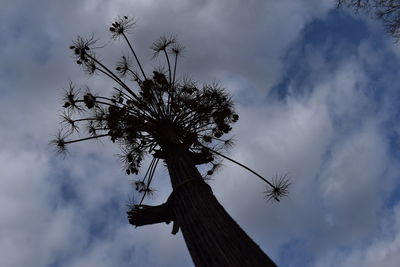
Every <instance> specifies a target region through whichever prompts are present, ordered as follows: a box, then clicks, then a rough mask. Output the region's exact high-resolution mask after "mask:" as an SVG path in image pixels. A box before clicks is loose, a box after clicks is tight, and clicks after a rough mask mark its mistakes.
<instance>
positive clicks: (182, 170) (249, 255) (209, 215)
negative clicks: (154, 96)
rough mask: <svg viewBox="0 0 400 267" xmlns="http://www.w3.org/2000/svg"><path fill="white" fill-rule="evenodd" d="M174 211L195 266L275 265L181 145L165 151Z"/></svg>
mask: <svg viewBox="0 0 400 267" xmlns="http://www.w3.org/2000/svg"><path fill="white" fill-rule="evenodd" d="M166 164H167V167H168V171H169V174H170V177H171V183H172V186H173V188H174V192H173V212H174V214H175V218H176V222H177V223H178V224H179V226H180V227H181V230H182V233H183V237H184V239H185V242H186V245H187V247H188V249H189V252H190V255H191V257H192V259H193V262H194V264H195V265H196V266H202V267H203V266H218V267H220V266H241V267H243V266H276V265H275V263H274V262H273V261H272V260H271V259H270V258H269V257H268V256H267V255H266V254H265V253H264V252H263V251H262V250H261V249H260V247H259V246H258V245H257V244H256V243H255V242H254V241H253V240H252V239H251V238H250V237H249V236H248V235H247V234H246V233H245V232H244V231H243V230H242V229H241V228H240V226H239V225H238V224H237V223H236V222H235V221H234V220H233V219H232V218H231V217H230V216H229V214H228V213H227V212H226V211H225V209H224V208H223V207H222V206H221V204H219V202H218V201H217V199H216V198H215V196H214V194H213V192H212V190H211V188H210V186H209V185H207V184H206V183H205V182H204V181H203V178H202V177H201V175H200V173H199V171H198V170H197V168H196V166H195V164H194V163H193V161H192V159H191V158H190V155H189V152H188V151H187V150H185V149H183V148H181V147H175V148H171V149H169V150H168V151H166Z"/></svg>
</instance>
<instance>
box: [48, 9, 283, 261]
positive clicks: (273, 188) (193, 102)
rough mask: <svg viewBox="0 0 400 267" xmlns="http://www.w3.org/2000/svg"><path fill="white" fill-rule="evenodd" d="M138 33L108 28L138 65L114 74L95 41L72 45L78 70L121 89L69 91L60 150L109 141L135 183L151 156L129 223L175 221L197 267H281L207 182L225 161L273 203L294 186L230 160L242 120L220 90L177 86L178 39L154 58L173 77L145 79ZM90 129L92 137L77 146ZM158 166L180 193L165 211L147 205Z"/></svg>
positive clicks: (159, 44) (161, 74)
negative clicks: (258, 184)
mask: <svg viewBox="0 0 400 267" xmlns="http://www.w3.org/2000/svg"><path fill="white" fill-rule="evenodd" d="M133 25H134V21H133V20H132V19H129V18H128V17H126V16H125V17H120V18H118V19H117V20H116V21H115V22H114V23H112V25H111V27H110V28H109V31H110V33H111V36H112V38H113V39H122V40H124V41H125V42H126V44H127V46H128V47H129V50H130V53H131V57H133V60H132V59H131V58H130V57H128V56H122V57H121V59H120V61H119V62H118V63H117V65H116V67H115V69H110V68H109V67H107V66H106V65H105V64H103V62H102V61H101V60H100V59H99V57H98V56H97V53H96V51H97V49H96V47H95V46H94V45H95V40H94V38H93V37H91V38H88V39H86V38H83V37H78V38H77V39H76V40H75V41H74V42H73V45H71V47H70V49H71V50H72V52H73V55H74V57H75V59H76V63H77V64H78V65H80V66H82V68H83V69H84V70H85V71H86V72H87V73H88V74H94V73H96V74H101V75H104V76H106V77H108V78H110V79H111V80H113V81H114V82H115V86H114V88H113V89H112V91H113V94H112V96H110V97H107V96H100V95H97V94H95V93H94V92H92V91H91V90H90V89H89V88H88V87H86V88H85V90H84V91H81V90H78V89H76V87H75V86H74V85H73V84H72V83H70V85H69V88H68V89H67V90H66V91H65V96H64V101H63V102H64V103H63V107H64V108H65V112H64V113H63V115H62V122H63V125H64V127H63V128H62V129H61V130H60V132H59V134H58V136H57V138H56V139H55V140H53V143H54V144H56V145H57V147H58V149H59V150H60V151H61V152H62V151H65V149H66V146H67V145H68V144H71V143H75V142H80V141H86V140H91V139H98V138H103V137H108V138H110V139H111V141H112V142H115V143H117V144H118V145H119V146H120V147H121V150H122V152H123V153H122V155H121V158H122V161H123V164H124V166H125V169H126V173H127V174H128V175H129V174H134V175H137V174H138V173H139V169H140V167H141V164H142V161H143V159H144V158H145V157H146V155H148V156H151V158H152V160H151V163H150V165H149V168H148V169H147V172H146V174H145V175H144V177H143V178H142V179H140V180H137V181H136V182H135V183H134V187H135V189H136V190H137V191H138V192H139V193H140V194H142V198H141V200H140V202H139V203H133V204H132V205H130V206H129V210H128V212H127V213H128V219H129V222H130V223H131V224H132V225H134V226H141V225H147V224H153V223H160V222H166V223H169V222H170V221H173V230H172V232H173V234H175V233H177V231H178V229H179V228H181V229H182V233H183V236H184V239H185V242H186V245H187V247H188V249H189V252H190V254H191V256H192V259H193V261H194V263H195V265H197V266H275V264H274V263H273V262H272V261H271V260H270V259H269V257H268V256H267V255H265V254H264V253H263V251H262V250H261V249H260V248H259V246H258V245H257V244H256V243H254V242H253V241H252V240H251V238H250V237H249V236H248V235H247V234H246V233H245V232H244V231H243V230H242V229H241V228H240V227H239V225H238V224H237V223H236V222H235V221H234V220H233V219H232V218H231V217H230V216H229V215H228V213H227V212H226V211H225V209H224V208H223V207H222V206H221V205H220V204H219V203H218V201H217V199H216V198H215V196H214V195H213V192H212V190H211V188H210V186H209V185H208V184H207V183H206V182H205V179H206V178H207V177H208V176H210V175H212V174H213V172H214V171H215V170H216V169H217V168H218V166H219V163H220V160H221V158H225V159H229V160H231V161H232V162H234V163H237V164H239V165H240V166H242V167H244V168H246V169H247V170H249V171H251V172H253V173H254V174H256V175H257V176H258V177H259V178H260V179H262V180H263V181H264V182H266V183H267V186H268V188H267V190H266V191H265V194H266V195H265V196H266V198H267V199H268V200H276V201H279V199H280V198H281V197H283V196H285V195H287V189H288V187H289V185H290V183H289V182H288V179H287V178H286V176H281V177H275V178H274V179H273V180H272V183H271V182H269V181H268V180H266V179H264V178H263V177H262V176H260V175H259V174H257V173H255V172H254V171H252V170H250V169H249V168H248V167H246V166H244V165H242V164H241V163H239V162H236V161H234V160H232V159H230V158H229V157H227V156H225V155H223V154H222V153H221V150H222V149H224V148H226V147H227V146H230V145H231V144H232V141H231V139H226V138H224V137H223V136H224V135H225V134H227V133H229V132H230V131H231V129H232V128H231V125H232V123H235V122H236V121H237V120H238V119H239V116H238V114H237V113H235V111H234V107H233V102H232V100H231V97H230V96H229V94H228V93H227V92H226V91H225V90H224V89H223V88H222V87H221V86H220V85H219V84H217V83H213V84H205V85H203V86H199V85H198V84H196V83H195V82H193V81H190V80H179V79H177V76H176V71H177V63H178V59H179V58H180V55H181V53H182V49H183V47H182V46H181V45H179V44H178V43H177V42H176V40H175V38H173V37H171V36H170V37H168V36H162V37H161V38H159V39H158V40H157V41H155V42H154V43H153V45H152V46H151V49H152V50H153V52H154V57H157V56H159V55H162V56H163V57H164V58H165V62H166V71H164V70H162V69H157V70H154V71H153V73H152V75H148V74H146V73H145V71H144V69H143V67H142V65H141V63H140V60H139V59H138V56H137V54H136V52H135V50H134V48H133V43H132V42H131V41H130V40H129V39H128V38H127V33H128V32H129V31H130V30H131V29H132V27H133ZM134 66H136V67H134ZM83 124H84V125H86V128H85V132H86V133H87V136H85V137H79V138H76V139H74V138H72V137H71V136H73V135H74V134H75V133H76V132H78V131H80V129H81V128H82V125H83ZM80 134H82V131H80ZM159 160H163V161H164V162H165V164H166V166H167V168H168V171H169V174H170V178H171V184H172V188H173V191H172V193H171V195H170V196H169V198H168V200H167V201H166V202H165V203H164V204H162V205H159V206H148V205H143V204H142V202H143V199H144V197H145V196H146V195H149V194H151V193H152V188H151V182H152V179H153V176H154V172H155V169H156V167H157V164H158V163H159ZM199 164H208V165H210V166H211V169H210V170H209V171H208V172H207V173H206V175H204V176H202V175H201V174H200V172H199V171H198V169H197V168H196V165H199Z"/></svg>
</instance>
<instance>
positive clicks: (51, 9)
mask: <svg viewBox="0 0 400 267" xmlns="http://www.w3.org/2000/svg"><path fill="white" fill-rule="evenodd" d="M119 15H120V16H124V15H126V16H129V17H134V18H135V19H136V20H137V24H136V29H135V30H134V31H133V32H132V34H131V35H130V38H131V40H132V42H133V43H134V44H135V47H136V49H137V52H138V54H139V55H140V57H141V59H142V61H143V62H144V65H145V70H146V71H147V72H151V71H152V69H153V68H154V67H155V66H156V63H155V62H154V61H151V51H150V50H149V47H150V45H151V44H152V42H153V41H154V40H155V39H157V38H158V37H159V36H160V35H163V34H174V35H176V36H177V38H178V39H179V41H180V42H181V43H182V44H183V45H185V47H186V50H185V54H184V58H183V59H182V61H181V64H180V65H179V66H178V72H179V76H180V77H192V78H193V79H195V80H197V81H199V82H213V81H219V82H221V84H223V85H224V87H225V88H226V89H227V90H228V91H229V92H230V93H231V94H232V95H233V99H234V101H235V102H236V109H237V111H238V113H239V115H240V120H239V122H238V123H237V124H236V125H235V127H234V130H233V131H232V132H233V135H234V138H235V140H236V145H235V146H234V147H233V148H232V149H231V150H230V152H229V156H230V157H232V158H234V159H236V160H238V161H240V162H242V163H244V164H246V165H247V166H249V167H250V168H253V169H255V170H256V171H257V172H259V173H261V174H263V175H264V176H266V177H269V178H272V177H274V176H275V175H277V174H285V173H287V174H288V175H290V177H291V181H292V183H293V184H292V187H291V188H290V189H291V190H290V195H289V197H288V198H286V199H283V200H282V201H281V202H279V203H267V202H266V200H265V199H264V196H263V194H262V192H263V191H265V185H264V183H262V182H260V180H258V179H257V177H255V176H253V175H252V174H251V173H249V172H247V171H246V170H243V169H241V168H240V167H239V166H235V165H232V164H231V163H230V162H224V168H223V169H222V170H221V171H220V172H218V173H217V174H215V175H214V177H213V180H211V181H210V182H209V183H210V185H211V186H212V188H213V191H214V194H215V195H216V197H217V198H218V200H219V201H220V202H221V203H222V205H223V206H224V207H225V208H226V210H227V211H228V212H229V213H230V215H231V216H232V217H233V218H234V219H235V220H236V221H237V222H238V223H239V224H240V225H241V226H242V228H243V229H244V230H245V231H246V232H247V233H248V234H249V235H250V236H251V237H252V238H253V240H254V241H255V242H256V243H257V244H259V245H260V247H261V248H262V249H263V250H264V251H265V252H266V253H267V254H268V255H269V256H270V257H271V258H272V259H273V260H274V261H275V262H276V263H277V264H278V265H279V266H284V267H289V266H315V267H329V266H389V267H390V266H397V265H396V263H398V262H400V256H399V255H400V179H399V178H400V164H399V163H400V162H399V161H400V152H399V145H400V126H399V123H398V121H399V115H400V107H399V105H398V103H399V100H400V87H399V83H398V77H399V74H400V73H399V70H400V68H399V66H400V44H398V43H395V42H394V40H393V39H392V38H391V37H390V36H388V34H386V33H385V31H384V29H383V27H382V25H381V23H380V22H379V21H376V20H373V19H371V18H369V17H368V16H365V15H363V14H358V15H354V14H352V12H351V11H350V10H346V9H345V8H339V9H338V8H337V7H336V3H335V1H333V0H302V1H299V0H281V1H273V0H269V1H265V0H249V1H246V2H245V3H244V2H243V1H239V0H229V1H228V0H220V1H210V0H193V1H183V0H171V1H155V0H140V1H138V0H129V1H127V0H114V1H108V0H79V1H78V0H70V1H60V0H36V1H28V0H1V1H0V58H1V61H0V125H1V127H0V214H1V216H0V251H1V257H0V266H8V267H17V266H18V267H20V266H34V267H35V266H46V267H50V266H51V267H56V266H57V267H58V266H68V267H69V266H73V267H77V266H99V267H102V266H104V267H105V266H153V267H157V266H177V267H181V266H192V261H191V258H190V255H189V253H188V251H187V249H186V246H185V243H184V240H183V237H182V235H181V233H178V234H177V235H175V236H174V235H171V230H172V225H171V224H170V225H166V224H158V225H150V226H144V227H138V228H134V227H132V226H131V225H129V223H128V221H127V218H126V214H125V212H126V209H127V204H129V203H130V201H131V200H132V199H133V198H135V194H134V188H133V187H132V186H131V184H130V182H131V181H132V179H134V177H132V176H127V175H126V174H125V173H124V171H123V170H122V167H121V165H120V162H119V159H118V157H117V156H116V154H117V153H118V148H117V147H115V146H114V145H113V144H112V143H111V142H108V141H106V140H105V141H104V142H96V141H94V142H85V143H78V144H74V145H73V146H71V147H70V148H69V153H68V154H67V155H66V156H60V155H58V154H57V153H55V151H54V148H53V147H52V146H50V145H49V141H50V140H51V139H52V138H53V137H54V134H55V133H56V132H57V129H58V128H59V121H60V117H59V115H60V111H61V109H62V108H61V106H62V104H63V103H62V101H61V98H62V92H63V88H67V87H68V84H69V82H70V81H73V82H74V83H75V84H76V85H78V86H81V87H84V86H85V84H88V85H90V86H91V88H93V89H94V90H95V91H97V92H103V93H107V92H108V91H107V90H108V89H107V88H110V86H111V85H112V83H111V82H110V81H108V80H107V79H105V78H104V77H101V76H98V75H94V76H92V77H88V76H87V75H86V74H85V73H84V72H83V71H82V70H81V69H80V68H79V67H78V66H77V65H76V63H75V62H74V59H73V58H72V56H71V54H70V51H69V49H68V47H69V46H70V45H71V43H72V41H73V40H74V39H75V38H76V36H77V35H78V34H80V35H83V36H90V35H91V34H94V35H95V36H96V38H97V39H98V40H99V41H98V43H99V44H100V45H102V46H104V47H103V48H102V49H100V50H99V54H101V56H102V58H103V60H104V62H107V64H108V65H111V66H113V64H115V62H116V60H117V58H118V56H120V55H121V53H124V51H125V52H126V51H127V50H126V49H127V47H126V46H124V44H123V43H122V42H118V41H117V42H114V41H110V38H109V37H110V35H109V34H108V33H107V29H108V28H109V27H110V24H111V22H112V21H113V19H114V18H115V17H117V16H119ZM141 174H142V175H143V172H142V173H141ZM155 188H156V190H157V191H156V194H155V196H154V197H153V198H152V199H148V200H146V201H147V203H148V204H154V205H156V204H160V203H163V202H165V200H166V198H167V197H168V195H169V193H170V192H171V185H170V182H169V177H168V173H167V170H166V169H165V168H164V167H163V166H161V167H159V168H158V169H157V172H156V176H155Z"/></svg>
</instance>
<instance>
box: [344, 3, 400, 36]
mask: <svg viewBox="0 0 400 267" xmlns="http://www.w3.org/2000/svg"><path fill="white" fill-rule="evenodd" d="M337 3H338V6H340V5H345V6H347V7H350V8H352V9H353V10H354V11H355V12H359V11H360V10H361V11H364V12H366V13H368V14H371V15H373V16H374V17H375V18H377V19H381V20H382V21H383V23H384V25H385V28H386V31H387V32H388V33H389V34H391V35H392V36H393V37H394V39H395V41H396V42H398V41H399V40H400V2H399V1H398V0H337Z"/></svg>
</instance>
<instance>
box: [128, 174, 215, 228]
mask: <svg viewBox="0 0 400 267" xmlns="http://www.w3.org/2000/svg"><path fill="white" fill-rule="evenodd" d="M195 181H197V182H200V183H191V182H195ZM187 184H204V185H206V186H207V188H209V189H210V190H211V188H210V186H209V185H208V184H206V183H205V182H204V181H203V180H200V179H187V180H185V181H183V182H182V183H180V184H178V185H177V186H175V187H174V190H173V191H172V193H171V194H170V195H169V197H168V200H167V202H165V203H163V204H161V205H157V206H150V205H133V206H132V207H131V208H130V209H129V210H128V211H127V212H126V213H127V214H128V220H129V223H130V224H132V225H133V226H135V227H138V226H143V225H148V224H155V223H166V224H169V223H170V222H171V221H173V227H172V234H176V233H178V231H179V224H178V223H177V221H176V219H175V214H174V199H175V198H176V196H177V193H178V192H179V191H180V189H181V188H182V187H183V186H185V185H187Z"/></svg>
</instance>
